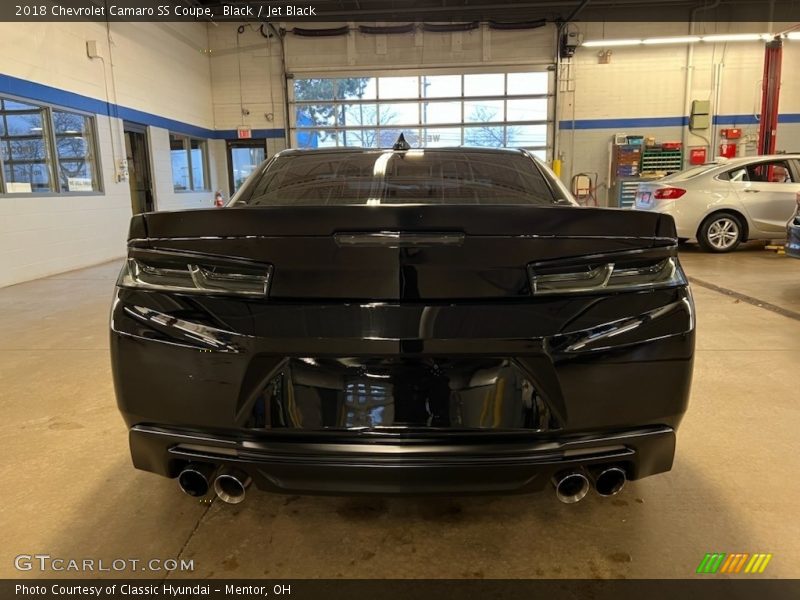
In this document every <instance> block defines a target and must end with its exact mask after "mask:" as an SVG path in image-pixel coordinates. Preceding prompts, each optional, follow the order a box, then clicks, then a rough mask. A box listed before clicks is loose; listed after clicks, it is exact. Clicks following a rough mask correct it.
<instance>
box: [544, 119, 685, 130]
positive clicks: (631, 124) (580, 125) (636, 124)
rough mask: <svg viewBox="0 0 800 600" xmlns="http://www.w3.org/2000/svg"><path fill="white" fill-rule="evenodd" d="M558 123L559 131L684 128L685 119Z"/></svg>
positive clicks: (601, 120) (599, 120)
mask: <svg viewBox="0 0 800 600" xmlns="http://www.w3.org/2000/svg"><path fill="white" fill-rule="evenodd" d="M574 124H575V126H574V127H573V121H559V123H558V127H559V129H626V128H627V129H631V128H641V127H684V126H686V125H688V124H689V119H688V118H687V117H641V118H635V119H577V120H576V121H574Z"/></svg>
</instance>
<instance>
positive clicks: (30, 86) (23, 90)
mask: <svg viewBox="0 0 800 600" xmlns="http://www.w3.org/2000/svg"><path fill="white" fill-rule="evenodd" d="M1 93H6V94H11V95H13V96H19V97H20V98H27V99H28V100H33V101H39V102H44V103H46V104H55V105H57V106H63V107H64V108H72V109H75V110H82V111H84V112H90V113H95V114H99V115H110V116H112V117H118V118H120V119H125V120H126V121H133V122H134V123H141V124H142V125H151V126H153V127H161V128H163V129H168V130H169V131H174V132H175V133H183V134H185V135H192V136H196V137H201V138H209V139H216V140H235V139H236V138H237V134H236V130H235V129H208V128H206V127H199V126H197V125H192V124H191V123H184V122H183V121H176V120H175V119H169V118H167V117H162V116H159V115H154V114H152V113H148V112H144V111H141V110H136V109H135V108H128V107H127V106H120V105H117V104H113V103H110V102H106V101H104V100H97V99H96V98H90V97H89V96H83V95H81V94H76V93H74V92H67V91H65V90H61V89H58V88H54V87H51V86H49V85H44V84H41V83H34V82H33V81H27V80H26V79H19V78H17V77H12V76H10V75H3V74H0V94H1ZM252 133H253V137H254V138H282V137H284V135H285V134H284V130H283V129H253V132H252Z"/></svg>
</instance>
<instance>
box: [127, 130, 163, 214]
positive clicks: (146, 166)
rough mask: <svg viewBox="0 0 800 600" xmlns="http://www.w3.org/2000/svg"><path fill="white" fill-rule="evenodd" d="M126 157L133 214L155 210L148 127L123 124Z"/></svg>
mask: <svg viewBox="0 0 800 600" xmlns="http://www.w3.org/2000/svg"><path fill="white" fill-rule="evenodd" d="M122 127H123V131H124V132H125V157H126V158H127V159H128V183H129V184H130V187H131V208H132V210H133V214H135V215H138V214H139V213H143V212H152V211H154V210H155V202H154V201H153V181H152V177H151V174H150V152H149V149H148V146H147V127H146V126H145V125H140V124H138V123H128V122H127V121H126V122H123V126H122Z"/></svg>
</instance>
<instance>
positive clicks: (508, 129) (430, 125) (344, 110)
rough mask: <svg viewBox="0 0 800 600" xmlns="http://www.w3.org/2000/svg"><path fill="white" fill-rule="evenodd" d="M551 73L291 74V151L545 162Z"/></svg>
mask: <svg viewBox="0 0 800 600" xmlns="http://www.w3.org/2000/svg"><path fill="white" fill-rule="evenodd" d="M552 88H553V85H552V72H551V71H547V70H539V71H524V72H498V71H495V72H491V73H455V74H454V73H426V74H412V75H409V74H403V75H388V76H384V75H369V74H358V75H347V76H330V75H328V76H325V77H305V76H304V77H297V78H295V79H294V80H292V86H291V88H290V104H291V116H292V124H291V125H292V127H291V129H292V145H293V146H294V147H296V148H322V147H336V146H360V147H365V148H386V147H391V146H392V144H393V143H394V142H395V140H396V139H397V137H398V135H399V134H400V133H401V132H402V133H403V134H404V135H405V138H406V140H407V141H408V142H409V143H410V144H411V146H412V147H419V148H431V147H437V146H462V145H467V146H486V147H521V148H528V149H530V150H532V151H533V152H534V153H535V154H537V155H538V156H539V157H540V158H542V159H543V160H547V159H548V158H550V156H549V155H550V153H551V152H550V151H551V148H552V139H553V117H552V112H553V111H552V92H551V90H552Z"/></svg>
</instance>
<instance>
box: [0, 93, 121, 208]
mask: <svg viewBox="0 0 800 600" xmlns="http://www.w3.org/2000/svg"><path fill="white" fill-rule="evenodd" d="M0 98H2V99H4V100H11V101H14V102H22V103H25V104H30V105H31V106H36V107H38V108H39V109H40V111H41V114H42V129H43V130H44V131H43V135H42V139H43V141H44V144H45V146H46V147H47V151H48V159H47V171H48V174H49V176H50V183H51V189H50V190H49V191H47V192H41V191H31V192H7V191H5V190H6V180H5V174H4V170H5V169H4V166H5V161H4V160H3V157H2V153H0V198H33V197H35V198H46V197H57V196H66V197H70V196H73V197H74V196H104V195H105V193H106V190H105V185H104V182H103V165H102V157H101V155H100V145H99V140H98V138H99V129H98V127H97V115H96V114H95V113H91V112H89V111H85V110H79V109H75V108H71V107H68V106H63V105H61V104H53V103H50V102H41V101H39V100H32V99H30V98H25V97H23V96H17V95H15V94H6V93H0ZM54 110H55V111H59V112H67V113H73V114H76V115H81V116H83V117H86V118H88V119H89V120H90V123H91V125H90V127H91V141H90V148H91V150H92V156H93V157H94V168H95V177H94V180H95V182H96V184H97V189H96V190H91V191H85V192H80V191H75V192H70V191H66V192H65V191H62V190H61V179H60V176H59V173H60V169H59V158H58V144H57V140H56V132H55V123H54V122H53V111H54Z"/></svg>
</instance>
